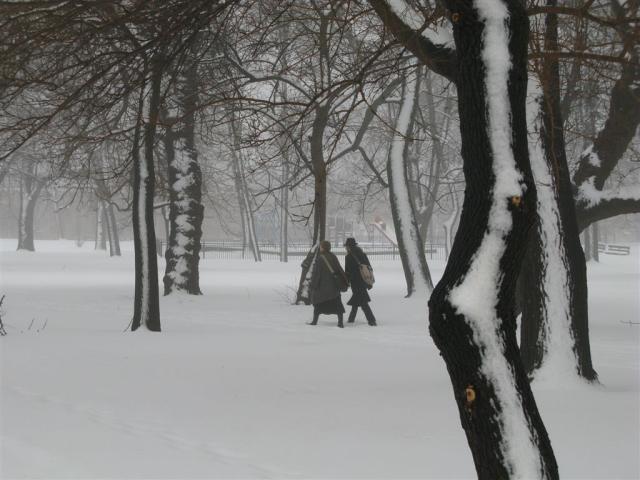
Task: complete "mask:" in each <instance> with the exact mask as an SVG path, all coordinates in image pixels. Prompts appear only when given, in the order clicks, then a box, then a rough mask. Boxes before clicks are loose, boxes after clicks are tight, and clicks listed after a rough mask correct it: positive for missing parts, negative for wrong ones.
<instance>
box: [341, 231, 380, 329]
mask: <svg viewBox="0 0 640 480" xmlns="http://www.w3.org/2000/svg"><path fill="white" fill-rule="evenodd" d="M344 246H345V247H346V249H347V256H346V257H345V260H344V271H345V273H346V274H347V278H348V279H349V284H350V285H351V292H352V293H353V295H351V298H350V299H349V301H348V302H347V305H351V312H350V313H349V323H353V322H355V321H356V314H357V313H358V308H362V311H363V312H364V315H365V317H366V318H367V323H368V324H369V325H370V326H372V327H375V326H376V325H377V323H376V317H375V316H374V315H373V312H372V311H371V307H370V306H369V302H370V301H371V297H369V292H368V290H369V289H370V288H371V287H370V286H369V285H367V284H366V283H365V281H364V280H363V279H362V275H361V273H360V265H361V264H362V265H368V266H371V263H369V257H367V254H366V253H364V251H362V249H361V248H360V247H359V246H358V243H357V242H356V239H355V238H347V240H346V241H345V242H344Z"/></svg>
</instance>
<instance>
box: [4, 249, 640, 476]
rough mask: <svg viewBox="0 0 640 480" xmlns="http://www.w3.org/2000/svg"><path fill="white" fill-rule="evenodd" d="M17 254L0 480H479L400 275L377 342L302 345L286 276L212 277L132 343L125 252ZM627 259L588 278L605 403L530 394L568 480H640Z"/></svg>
mask: <svg viewBox="0 0 640 480" xmlns="http://www.w3.org/2000/svg"><path fill="white" fill-rule="evenodd" d="M14 248H15V245H14V241H6V240H4V241H0V249H1V251H0V292H2V293H6V295H7V298H6V300H5V304H6V306H5V308H4V311H5V314H4V316H3V318H4V319H5V325H6V328H7V331H8V333H9V335H8V336H6V337H4V338H2V339H1V340H0V349H1V350H0V360H1V362H2V363H1V366H0V372H1V377H0V380H1V397H0V400H1V403H0V413H1V416H0V420H1V424H0V433H1V436H0V441H1V445H0V449H1V450H0V452H1V457H0V477H2V478H96V477H100V478H283V477H285V478H292V477H293V478H300V477H302V478H307V477H314V478H320V477H323V478H326V477H331V478H336V477H341V478H373V477H375V478H416V477H420V478H472V477H474V469H473V465H472V462H471V458H470V454H469V450H468V448H467V445H466V440H465V438H464V434H463V432H462V431H461V429H460V426H459V421H458V418H457V415H458V414H457V411H456V408H455V404H454V402H453V399H452V398H451V395H452V394H451V388H450V384H449V379H448V376H447V373H446V371H445V368H444V363H443V362H442V361H441V359H440V357H439V356H438V353H437V351H436V349H435V347H434V346H433V344H432V342H431V340H430V338H429V337H428V334H427V330H426V305H423V304H422V303H419V302H417V301H414V300H406V299H404V298H403V294H404V291H403V290H404V286H405V284H404V277H403V273H402V269H401V267H400V262H399V261H397V262H391V261H389V262H377V263H376V262H375V259H373V260H374V267H376V279H377V283H376V287H375V289H374V290H373V292H372V296H373V298H374V303H373V304H372V307H373V309H374V312H375V313H376V316H377V318H378V321H379V324H380V326H379V327H378V328H375V329H374V328H370V327H368V326H367V325H366V324H365V323H364V319H363V318H362V316H360V317H359V318H358V323H356V325H355V326H352V325H347V326H346V328H345V329H344V330H340V329H338V328H336V327H335V319H334V318H330V317H321V319H320V324H319V325H318V326H317V327H310V326H307V325H306V324H305V322H306V321H309V319H310V315H311V311H310V309H309V308H308V307H301V306H298V307H294V306H291V305H289V304H288V303H287V300H286V298H287V297H289V298H290V297H291V296H292V295H293V293H292V292H291V291H290V288H291V287H294V286H295V285H296V275H297V273H298V266H297V263H296V262H295V261H294V262H292V263H290V264H280V263H278V262H263V263H262V264H255V263H253V262H250V261H216V260H209V259H207V260H205V261H204V262H203V264H202V281H201V286H202V290H203V292H204V294H205V295H203V296H201V297H188V296H184V295H178V296H172V297H170V298H163V299H162V300H161V313H162V321H163V330H164V331H163V332H162V333H160V334H151V333H145V332H139V333H135V334H131V333H129V332H126V333H125V332H123V331H124V330H125V329H126V327H127V324H128V323H129V321H130V317H131V308H132V304H133V300H132V289H133V274H132V271H133V258H132V254H131V253H130V252H129V251H125V252H124V256H123V257H122V258H116V259H110V258H108V257H105V256H104V253H97V252H94V251H92V250H91V249H89V248H83V249H77V248H76V247H75V246H73V245H72V242H51V243H49V242H38V243H37V244H36V248H38V249H39V251H38V252H37V253H35V254H27V253H16V252H13V251H12V250H13V249H14ZM634 254H635V255H634V256H633V257H632V258H631V257H609V256H604V255H603V258H602V263H601V264H600V265H595V266H590V294H591V295H590V296H591V301H592V306H591V318H592V326H591V332H592V346H593V356H594V364H595V366H596V369H597V370H598V373H599V375H600V378H601V381H602V383H603V385H602V386H600V387H585V386H582V385H572V384H570V385H563V384H559V382H557V383H552V384H544V385H542V384H535V385H534V390H535V393H536V395H537V399H538V401H539V404H540V408H541V411H542V415H543V418H544V420H545V422H546V425H547V428H548V429H549V431H550V436H551V440H552V442H553V446H554V448H555V450H556V455H557V457H558V462H559V465H560V469H561V475H562V478H639V477H640V465H639V453H638V452H640V437H639V433H638V432H640V418H639V414H638V408H637V407H638V404H639V400H640V396H639V391H640V370H639V364H640V347H639V343H640V342H639V339H640V326H638V325H628V324H626V323H623V322H637V321H638V319H639V318H640V314H639V310H640V307H639V305H638V295H637V292H638V286H639V281H640V275H639V273H638V256H637V251H636V250H634ZM161 263H162V265H161V267H164V265H163V262H161ZM433 267H434V268H433V275H434V279H437V278H438V277H439V276H440V274H441V270H442V267H443V265H442V264H435V265H433ZM360 315H362V313H360ZM45 322H46V326H45V327H44V329H43V328H42V327H43V325H45ZM38 330H40V331H38Z"/></svg>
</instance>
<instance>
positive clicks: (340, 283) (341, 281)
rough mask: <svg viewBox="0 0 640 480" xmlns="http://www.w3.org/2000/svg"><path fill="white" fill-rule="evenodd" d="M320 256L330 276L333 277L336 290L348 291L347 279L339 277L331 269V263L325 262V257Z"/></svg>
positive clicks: (342, 276)
mask: <svg viewBox="0 0 640 480" xmlns="http://www.w3.org/2000/svg"><path fill="white" fill-rule="evenodd" d="M320 256H321V257H322V259H323V260H324V263H325V264H326V265H327V268H328V269H329V271H330V272H331V275H333V279H334V280H335V281H336V286H337V287H338V290H340V291H341V292H346V291H347V290H349V282H348V281H347V278H346V277H345V276H344V275H339V274H338V273H337V272H336V271H335V270H334V269H333V268H332V267H331V263H329V260H327V257H325V256H324V255H322V254H321V255H320Z"/></svg>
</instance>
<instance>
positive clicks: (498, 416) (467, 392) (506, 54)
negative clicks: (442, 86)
mask: <svg viewBox="0 0 640 480" xmlns="http://www.w3.org/2000/svg"><path fill="white" fill-rule="evenodd" d="M448 6H452V7H454V10H453V11H454V12H455V15H456V16H457V18H458V20H457V21H456V22H455V23H454V38H455V42H456V47H457V58H458V76H457V78H458V83H457V87H458V111H459V113H460V130H461V139H462V158H463V162H464V163H463V170H464V175H465V180H466V191H465V198H464V204H463V209H462V215H461V220H460V225H459V227H458V232H457V234H456V238H455V241H454V245H453V249H452V252H451V256H450V257H449V261H448V262H447V266H446V269H445V272H444V275H443V277H442V279H441V281H440V282H439V283H438V285H437V286H436V288H435V290H434V292H433V295H432V296H431V299H430V301H429V308H430V317H429V320H430V332H431V335H432V337H433V339H434V341H435V343H436V345H437V346H438V348H439V349H440V352H441V354H442V357H443V359H444V361H445V362H446V364H447V368H448V371H449V375H450V377H451V382H452V385H453V391H454V396H455V399H456V402H457V404H458V409H459V414H460V419H461V422H462V426H463V428H464V430H465V433H466V435H467V440H468V442H469V446H470V448H471V452H472V454H473V459H474V462H475V465H476V471H477V474H478V477H479V478H480V479H491V480H495V479H497V478H536V479H539V478H545V479H549V478H558V469H557V465H556V461H555V458H554V454H553V451H552V449H551V443H550V441H549V438H548V435H547V432H546V430H545V427H544V425H543V423H542V419H541V418H540V415H539V412H538V409H537V406H536V403H535V400H534V397H533V394H532V391H531V387H530V385H529V381H528V378H527V375H526V373H525V370H524V368H523V365H522V362H521V360H520V355H519V351H518V345H517V341H516V319H515V312H514V310H515V302H514V297H515V285H516V280H517V277H518V274H519V272H520V267H521V262H522V258H523V255H524V251H525V246H526V238H527V234H528V231H529V229H530V228H531V227H532V226H533V223H534V218H535V204H536V190H535V185H534V182H533V178H532V174H531V169H530V165H529V159H528V152H527V125H526V113H525V106H526V78H527V75H526V71H527V63H526V62H527V40H528V20H527V15H526V12H525V10H524V7H523V5H522V3H521V2H519V1H517V0H507V1H506V2H503V1H501V0H490V1H489V2H472V4H470V5H468V6H467V5H466V4H457V3H456V4H449V5H448Z"/></svg>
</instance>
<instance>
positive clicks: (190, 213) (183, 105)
mask: <svg viewBox="0 0 640 480" xmlns="http://www.w3.org/2000/svg"><path fill="white" fill-rule="evenodd" d="M197 68H198V65H197V62H196V61H194V60H193V59H190V64H189V65H188V66H187V67H186V71H184V72H182V73H181V75H180V76H179V78H178V85H177V90H178V92H177V104H178V111H179V115H178V117H179V118H180V122H179V123H178V126H179V128H178V129H177V130H171V129H167V132H166V134H165V154H166V156H167V164H168V172H167V180H168V186H169V224H170V229H169V236H168V238H167V249H166V251H165V259H166V267H165V273H164V277H163V283H164V294H165V295H168V294H170V293H171V292H175V291H180V292H185V293H188V294H191V295H201V294H202V292H201V291H200V247H201V241H202V221H203V219H204V206H203V205H202V171H201V169H200V165H199V163H198V148H197V145H196V118H195V111H196V108H197V104H198V73H197Z"/></svg>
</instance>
